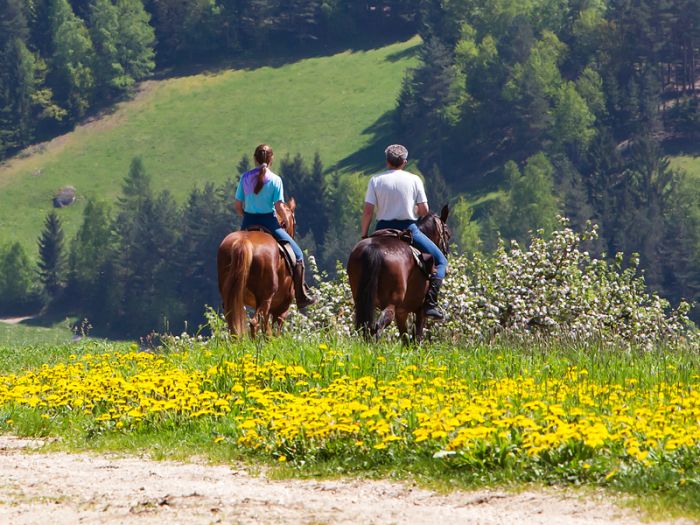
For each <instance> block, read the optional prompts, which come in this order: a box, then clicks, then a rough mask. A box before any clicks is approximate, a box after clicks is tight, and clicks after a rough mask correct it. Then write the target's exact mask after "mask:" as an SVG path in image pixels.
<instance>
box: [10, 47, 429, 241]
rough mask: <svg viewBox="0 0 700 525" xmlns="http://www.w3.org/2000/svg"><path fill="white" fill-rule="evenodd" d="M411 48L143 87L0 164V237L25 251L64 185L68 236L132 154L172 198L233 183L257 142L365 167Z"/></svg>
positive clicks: (108, 192)
mask: <svg viewBox="0 0 700 525" xmlns="http://www.w3.org/2000/svg"><path fill="white" fill-rule="evenodd" d="M419 42H420V41H419V39H417V38H414V39H412V40H409V41H406V42H401V43H395V44H392V45H387V46H385V47H379V48H376V49H368V50H355V51H353V50H348V51H344V52H340V53H336V54H333V55H330V56H318V57H312V58H304V59H296V58H289V59H288V60H284V57H282V58H280V57H277V58H275V59H271V58H263V59H262V60H261V61H260V63H258V64H255V65H254V66H250V65H249V64H248V65H244V66H239V67H237V68H232V69H220V70H217V71H205V72H201V73H198V74H192V75H186V76H175V77H172V78H166V79H164V80H158V81H148V82H145V83H143V84H142V85H141V87H140V91H139V92H138V93H137V94H136V95H135V97H134V98H133V100H131V101H127V102H124V103H121V104H119V105H117V106H116V107H115V108H114V110H113V112H112V113H111V114H107V115H105V116H103V117H101V118H98V119H96V120H94V121H92V122H87V123H85V124H84V125H82V126H79V127H78V128H77V129H76V130H75V131H74V132H72V133H69V134H67V135H64V136H61V137H59V138H57V139H56V140H54V141H52V142H51V143H48V144H44V145H38V146H34V147H32V148H30V149H29V150H28V151H27V152H25V153H24V154H20V155H19V156H17V157H15V158H13V159H11V160H10V161H8V162H7V163H5V165H3V166H1V167H0V239H2V242H13V241H20V242H21V243H22V244H23V245H24V247H25V249H26V251H27V253H28V254H33V253H34V252H35V249H36V245H35V243H36V239H37V238H38V236H39V233H40V231H41V228H42V224H43V220H44V218H45V216H46V214H47V213H48V212H49V211H50V210H51V209H52V208H51V199H52V197H53V195H54V194H55V192H56V191H57V190H58V189H59V188H61V187H63V186H66V185H72V186H74V187H75V188H76V189H77V192H78V195H79V199H78V202H77V204H76V205H74V206H71V207H69V208H65V209H62V210H60V218H61V220H62V221H63V225H64V230H65V231H66V237H67V238H71V237H72V235H73V234H74V232H75V231H76V229H77V227H78V226H79V223H80V221H81V219H82V211H83V208H84V205H85V203H86V201H87V199H88V198H93V199H100V200H103V201H106V202H112V201H113V200H114V198H115V197H116V196H117V195H118V194H119V193H120V189H121V183H122V180H123V178H124V177H125V176H126V174H127V172H128V169H129V164H130V162H131V160H132V158H133V157H134V156H136V155H141V156H142V157H143V159H144V164H145V166H146V170H147V171H148V173H149V174H150V175H151V176H152V178H153V182H154V184H153V186H154V189H155V190H158V191H159V190H162V189H168V190H169V191H171V192H172V193H173V194H174V195H175V196H176V197H177V198H179V199H180V200H182V199H183V198H184V197H185V196H186V195H187V194H189V192H190V191H191V190H192V188H193V187H194V186H195V185H198V186H200V187H201V186H203V185H204V183H206V182H209V181H211V182H215V183H220V182H223V181H224V180H226V179H227V178H231V177H234V178H235V177H237V176H238V173H237V171H236V165H237V163H238V161H239V160H240V158H241V156H242V155H244V154H248V155H250V154H252V151H253V149H254V148H255V146H256V145H257V144H259V143H261V142H268V143H270V144H271V145H272V146H273V148H274V149H275V153H276V155H277V157H278V158H281V157H283V156H284V155H286V154H287V153H289V154H291V155H295V154H296V153H301V154H302V155H303V156H304V157H305V158H306V159H308V160H310V159H312V158H313V155H314V154H315V153H316V152H318V153H319V154H320V155H321V159H322V161H323V162H324V164H325V166H326V168H327V169H328V170H329V171H333V172H335V171H336V170H337V172H338V173H341V174H342V173H349V172H355V171H368V172H370V171H373V170H376V169H378V166H381V159H382V151H383V147H384V146H386V144H385V142H386V141H387V140H390V137H388V136H387V133H388V132H389V131H388V127H387V124H388V123H389V119H390V114H391V112H392V111H393V109H394V107H395V104H396V99H397V96H398V94H399V90H400V88H401V81H402V78H403V75H404V73H405V71H406V69H407V68H409V67H411V66H413V65H414V64H415V63H416V52H417V48H418V44H419ZM18 209H20V210H22V213H17V210H18Z"/></svg>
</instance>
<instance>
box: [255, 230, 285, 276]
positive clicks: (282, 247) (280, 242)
mask: <svg viewBox="0 0 700 525" xmlns="http://www.w3.org/2000/svg"><path fill="white" fill-rule="evenodd" d="M245 231H247V232H263V233H269V234H270V235H272V232H271V231H270V230H268V229H267V228H265V227H264V226H260V225H259V224H251V225H250V226H248V227H247V228H246V229H245ZM272 238H273V239H275V240H276V241H277V248H279V252H280V255H282V258H283V259H284V262H285V264H286V265H287V268H288V269H289V273H291V274H292V275H294V266H296V264H297V256H296V255H294V250H292V247H291V246H290V244H289V241H283V240H281V239H278V238H277V237H275V236H274V235H272Z"/></svg>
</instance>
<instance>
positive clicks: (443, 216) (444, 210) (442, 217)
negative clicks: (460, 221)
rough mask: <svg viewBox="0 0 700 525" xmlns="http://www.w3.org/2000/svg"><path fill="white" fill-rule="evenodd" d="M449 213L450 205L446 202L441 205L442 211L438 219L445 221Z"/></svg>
mask: <svg viewBox="0 0 700 525" xmlns="http://www.w3.org/2000/svg"><path fill="white" fill-rule="evenodd" d="M449 214H450V207H449V206H448V205H447V204H445V205H444V206H443V207H442V211H441V212H440V220H441V221H442V222H447V216H448V215H449Z"/></svg>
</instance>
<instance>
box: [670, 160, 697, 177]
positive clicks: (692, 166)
mask: <svg viewBox="0 0 700 525" xmlns="http://www.w3.org/2000/svg"><path fill="white" fill-rule="evenodd" d="M671 166H673V167H674V168H677V169H681V170H683V171H685V172H687V173H688V175H689V176H690V177H692V178H693V179H695V180H696V181H697V182H698V183H700V155H678V156H674V157H671Z"/></svg>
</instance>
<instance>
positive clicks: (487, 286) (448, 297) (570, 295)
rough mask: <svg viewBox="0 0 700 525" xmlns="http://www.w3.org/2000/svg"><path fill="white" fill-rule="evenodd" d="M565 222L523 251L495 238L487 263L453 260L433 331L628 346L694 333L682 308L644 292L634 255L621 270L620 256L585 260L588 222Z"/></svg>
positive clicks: (443, 334)
mask: <svg viewBox="0 0 700 525" xmlns="http://www.w3.org/2000/svg"><path fill="white" fill-rule="evenodd" d="M567 226H568V225H567V222H566V221H565V220H564V219H562V228H561V229H560V230H558V231H555V232H554V233H552V235H551V237H550V238H549V239H544V238H543V232H537V235H535V236H533V238H532V240H531V242H530V245H529V247H528V248H527V249H522V248H521V247H520V246H519V245H518V244H517V243H515V242H511V243H510V245H506V243H505V242H503V241H501V242H500V243H499V246H498V249H497V251H496V254H495V257H494V258H493V259H492V260H488V261H486V260H483V259H481V258H479V257H472V258H471V259H469V258H466V257H464V256H459V255H458V256H455V257H453V258H452V259H451V261H450V264H451V271H450V274H449V275H448V277H447V278H446V279H445V286H444V294H443V300H442V304H443V305H444V307H445V308H446V310H447V312H448V319H447V321H446V322H444V323H441V324H440V325H434V326H433V327H432V331H433V334H434V335H435V336H437V337H440V338H445V337H449V338H453V339H454V338H459V337H465V336H466V337H472V338H474V337H481V338H483V337H491V336H494V335H496V334H510V335H528V336H530V335H537V336H541V335H547V336H557V337H565V338H568V339H574V340H589V339H598V340H602V341H609V342H626V343H629V344H635V345H649V344H655V343H661V342H670V341H674V340H678V339H679V338H685V339H688V338H691V339H694V338H696V334H695V332H694V331H693V327H692V325H691V323H690V321H689V320H688V317H687V313H688V312H689V310H690V306H689V305H688V304H687V303H681V304H680V305H679V307H678V308H676V309H675V310H671V309H670V307H669V303H668V301H666V300H665V299H662V298H660V297H659V296H658V295H657V294H655V293H652V292H650V291H649V290H648V289H647V288H646V285H645V282H644V277H643V276H642V275H640V273H639V272H638V264H639V260H638V258H637V257H636V256H633V257H632V258H631V261H630V266H629V267H627V268H624V267H623V255H622V254H621V253H620V254H617V255H616V256H615V259H614V261H613V262H610V263H609V262H607V261H605V260H603V259H596V258H593V257H591V255H590V254H589V253H588V252H587V251H584V250H583V249H582V243H583V242H584V241H586V240H588V239H592V238H595V237H596V236H597V233H596V232H597V229H596V227H595V226H590V227H589V228H588V229H587V230H586V231H585V232H583V233H582V234H577V233H576V232H574V231H573V230H571V229H570V228H568V227H567Z"/></svg>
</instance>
